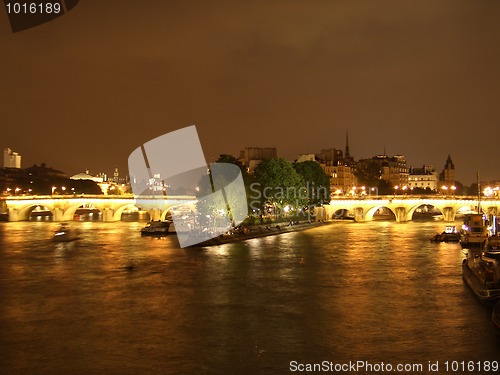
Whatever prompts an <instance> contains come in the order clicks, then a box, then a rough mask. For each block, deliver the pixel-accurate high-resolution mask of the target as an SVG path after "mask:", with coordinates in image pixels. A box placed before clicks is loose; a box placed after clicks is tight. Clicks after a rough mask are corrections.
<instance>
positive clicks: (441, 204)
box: [320, 195, 500, 222]
mask: <svg viewBox="0 0 500 375" xmlns="http://www.w3.org/2000/svg"><path fill="white" fill-rule="evenodd" d="M423 205H430V206H433V207H435V208H436V209H437V210H439V212H440V213H441V214H442V215H443V218H444V221H447V222H452V221H454V220H455V215H456V214H457V212H458V211H459V210H460V209H463V208H468V209H470V210H477V207H478V199H477V197H465V196H464V197H443V196H436V197H433V196H430V197H421V198H416V197H412V196H392V195H391V196H378V197H365V198H359V199H345V198H339V199H333V200H332V201H331V202H330V204H328V205H325V206H324V210H323V212H322V213H321V214H320V215H321V216H323V219H327V220H330V219H332V218H334V217H335V215H334V214H335V213H336V212H338V211H339V210H346V211H348V212H349V213H350V215H352V216H353V217H354V220H355V221H357V222H363V221H370V220H372V219H373V215H374V214H375V213H376V212H377V210H378V209H380V208H382V207H385V208H387V209H388V210H390V211H391V212H392V213H393V214H394V216H395V217H396V221H397V222H405V221H410V220H412V218H413V213H414V212H415V210H416V209H417V208H419V207H421V206H423ZM481 211H483V212H484V213H486V214H488V215H498V214H500V200H499V199H498V198H495V199H491V198H484V199H483V198H481Z"/></svg>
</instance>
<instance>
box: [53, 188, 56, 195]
mask: <svg viewBox="0 0 500 375" xmlns="http://www.w3.org/2000/svg"><path fill="white" fill-rule="evenodd" d="M55 190H56V187H55V186H52V195H54V191H55Z"/></svg>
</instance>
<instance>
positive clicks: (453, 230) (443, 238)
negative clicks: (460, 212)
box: [431, 225, 460, 242]
mask: <svg viewBox="0 0 500 375" xmlns="http://www.w3.org/2000/svg"><path fill="white" fill-rule="evenodd" d="M431 241H432V242H458V241H460V233H459V232H458V230H457V227H455V226H454V225H447V226H446V228H445V230H444V231H443V232H441V233H436V234H435V235H434V236H433V237H431Z"/></svg>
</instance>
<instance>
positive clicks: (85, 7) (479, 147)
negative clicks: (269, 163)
mask: <svg viewBox="0 0 500 375" xmlns="http://www.w3.org/2000/svg"><path fill="white" fill-rule="evenodd" d="M0 46H1V49H0V51H1V52H0V68H1V72H2V77H1V79H0V99H1V100H0V106H1V107H0V126H1V131H0V147H1V148H2V149H3V148H4V147H10V148H12V149H13V150H15V151H17V152H19V153H20V154H21V155H22V163H23V167H27V166H30V165H32V164H34V163H41V162H45V163H47V164H48V165H50V166H52V167H54V168H56V169H60V170H63V171H65V172H66V173H68V174H70V175H71V174H74V173H77V172H80V171H82V170H84V169H86V168H88V169H90V171H91V173H97V172H101V171H103V172H107V173H112V171H113V169H114V167H115V166H118V168H119V169H120V171H121V172H122V173H125V171H126V168H127V158H128V155H129V154H130V153H131V152H132V151H133V150H134V149H135V148H136V147H138V146H139V145H140V144H141V143H144V142H147V141H148V140H150V139H152V138H155V137H157V136H160V135H162V134H164V133H166V132H169V131H173V130H176V129H179V128H182V127H185V126H189V125H193V124H195V125H196V126H197V128H198V133H199V135H200V138H201V143H202V145H203V148H204V152H205V157H206V159H207V161H211V160H215V159H216V158H217V156H218V155H219V154H221V153H229V154H233V155H235V156H237V155H238V153H239V150H240V149H242V148H244V147H245V146H260V147H277V148H278V155H279V156H280V157H284V158H287V159H289V160H293V159H295V158H296V157H297V155H298V154H300V153H315V152H319V151H320V149H322V148H330V147H334V148H341V149H343V148H344V146H345V134H346V131H348V132H349V140H350V151H351V154H352V155H353V156H354V157H355V158H356V159H360V158H368V157H372V156H374V155H376V154H381V153H383V151H384V146H385V149H386V151H387V154H388V155H394V154H403V155H405V156H406V158H407V161H408V164H409V166H414V167H420V166H422V165H423V164H431V165H434V166H435V167H436V169H437V170H438V171H440V170H441V169H442V168H443V166H444V163H445V160H446V158H447V156H448V154H451V157H452V159H453V161H454V163H455V169H456V173H457V179H458V180H460V181H462V182H463V183H464V184H467V185H468V184H470V183H472V182H474V180H475V171H476V170H477V169H479V171H480V174H481V179H482V180H488V179H500V168H498V167H497V163H498V152H499V144H500V48H499V46H500V1H495V0H474V1H472V0H469V1H461V0H450V1H445V0H443V1H436V0H429V1H426V0H418V1H404V0H395V1H384V0H380V1H373V0H367V1H351V0H345V1H337V0H325V1H313V0H308V1H306V0H300V1H295V0H285V1H270V0H266V1H248V2H241V1H186V0H182V1H166V0H154V1H153V0H148V1H137V0H114V1H111V0H99V1H81V2H80V3H79V4H78V5H77V6H76V7H75V8H74V9H73V10H72V11H70V12H69V13H68V14H66V15H64V16H63V17H59V18H57V19H55V20H53V21H51V22H49V23H46V24H43V25H40V26H37V27H35V28H32V29H29V30H26V31H22V32H18V33H12V31H11V29H10V25H9V23H8V19H7V16H6V12H5V9H4V8H3V7H2V8H1V9H0ZM186 152H189V150H186Z"/></svg>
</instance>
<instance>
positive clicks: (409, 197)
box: [332, 194, 500, 201]
mask: <svg viewBox="0 0 500 375" xmlns="http://www.w3.org/2000/svg"><path fill="white" fill-rule="evenodd" d="M391 199H407V200H412V199H420V200H436V199H438V200H464V201H465V200H468V201H470V200H472V201H477V195H455V196H452V195H442V194H436V195H404V194H401V195H398V194H396V195H394V194H390V195H364V196H361V197H341V196H340V197H333V198H332V201H337V200H339V201H341V200H391ZM499 200H500V197H490V198H487V197H481V201H499Z"/></svg>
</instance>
